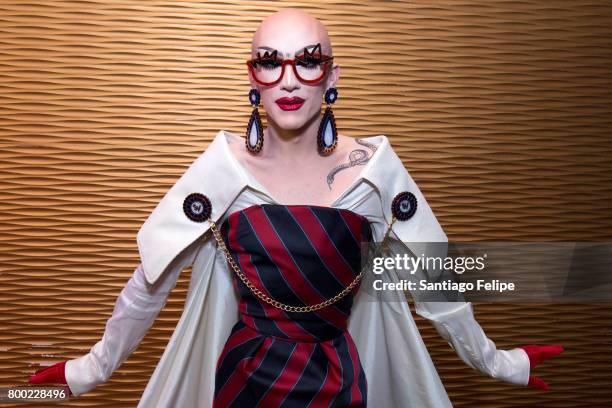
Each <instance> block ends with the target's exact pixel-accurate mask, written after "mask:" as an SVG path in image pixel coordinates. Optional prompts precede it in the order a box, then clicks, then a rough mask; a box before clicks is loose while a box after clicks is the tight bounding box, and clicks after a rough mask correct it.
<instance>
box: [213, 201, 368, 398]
mask: <svg viewBox="0 0 612 408" xmlns="http://www.w3.org/2000/svg"><path fill="white" fill-rule="evenodd" d="M220 232H221V235H222V237H223V239H224V241H225V245H226V247H227V248H228V250H229V252H230V253H231V255H232V257H233V259H234V260H235V261H236V264H237V265H238V267H239V268H240V270H241V271H242V272H243V274H244V275H245V276H246V277H247V278H248V280H249V281H250V283H251V284H252V285H253V286H254V287H256V288H257V289H259V290H260V291H262V292H263V293H264V294H266V295H267V296H269V297H270V298H272V299H274V300H277V301H279V302H281V303H284V304H286V305H292V306H308V305H315V304H318V303H321V302H324V301H325V300H327V299H330V298H332V297H334V296H335V295H336V294H338V293H339V292H341V291H342V290H343V289H345V288H346V287H347V286H349V285H350V284H351V282H352V281H353V280H354V279H355V277H356V276H357V275H358V274H359V272H360V269H361V248H362V246H361V242H366V241H368V242H369V241H371V238H372V230H371V227H370V223H369V221H368V219H367V218H366V217H364V216H362V215H359V214H357V213H354V212H352V211H350V210H347V209H342V208H333V207H323V206H314V205H282V204H255V205H252V206H250V207H247V208H244V209H242V210H239V211H236V212H233V213H231V214H230V215H229V216H228V217H227V218H226V219H225V221H224V222H223V224H222V225H221V228H220ZM233 282H234V286H235V288H236V290H237V291H238V293H239V296H240V302H239V306H238V308H239V313H240V319H239V321H238V323H236V325H235V326H234V327H233V329H232V332H231V334H230V336H229V338H228V339H227V342H226V344H225V347H224V349H223V351H222V352H221V355H220V356H219V360H218V363H217V371H216V379H215V398H214V402H213V407H214V408H227V407H234V408H251V407H265V408H274V407H288V408H302V407H342V408H345V407H365V406H366V401H367V387H366V377H365V373H364V371H363V368H362V366H361V363H360V361H359V356H358V354H357V348H356V347H355V343H354V342H353V339H352V338H351V336H350V334H349V333H348V331H347V320H348V318H349V315H350V311H351V306H352V304H353V295H354V294H355V293H356V291H357V290H358V288H359V285H357V286H356V287H355V288H354V289H353V290H352V291H351V292H350V293H349V294H348V295H346V296H345V297H343V298H342V299H341V300H339V301H338V302H336V303H334V304H333V305H331V306H327V307H324V308H322V309H320V310H317V311H308V312H285V311H283V310H281V309H278V308H276V307H273V306H271V305H269V304H268V303H266V302H264V301H262V300H261V299H260V298H259V297H257V296H255V295H254V294H253V292H252V291H251V290H250V289H249V288H248V287H247V286H246V285H245V284H244V283H243V282H242V281H241V280H240V279H239V277H238V276H236V274H235V273H234V280H233Z"/></svg>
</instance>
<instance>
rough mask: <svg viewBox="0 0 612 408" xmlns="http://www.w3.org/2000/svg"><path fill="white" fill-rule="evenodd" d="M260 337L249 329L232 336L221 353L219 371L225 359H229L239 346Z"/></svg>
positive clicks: (218, 363) (242, 329) (241, 330)
mask: <svg viewBox="0 0 612 408" xmlns="http://www.w3.org/2000/svg"><path fill="white" fill-rule="evenodd" d="M258 335H259V334H258V333H257V332H253V331H252V330H249V328H248V327H243V328H241V329H240V330H238V331H237V332H235V333H234V334H232V335H230V337H229V339H228V340H227V343H225V346H224V347H223V351H222V352H221V355H220V356H219V359H218V360H217V369H219V367H220V366H221V364H222V362H223V360H224V359H225V357H227V355H228V354H229V352H230V351H232V350H233V349H234V348H236V347H237V346H239V345H241V344H243V343H246V342H247V341H249V340H251V339H254V338H255V337H257V336H258Z"/></svg>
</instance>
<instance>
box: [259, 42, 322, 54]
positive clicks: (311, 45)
mask: <svg viewBox="0 0 612 408" xmlns="http://www.w3.org/2000/svg"><path fill="white" fill-rule="evenodd" d="M318 44H319V43H316V44H310V45H306V46H304V47H300V48H298V49H297V51H295V52H294V55H295V54H296V53H298V52H299V51H303V50H304V48H311V47H316V46H317V45H318ZM259 48H261V49H264V50H268V51H276V54H277V55H279V56H281V57H284V55H283V53H282V52H280V51H278V50H276V49H275V48H270V47H266V46H265V45H262V46H259V47H257V49H259Z"/></svg>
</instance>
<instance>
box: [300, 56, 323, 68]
mask: <svg viewBox="0 0 612 408" xmlns="http://www.w3.org/2000/svg"><path fill="white" fill-rule="evenodd" d="M295 59H296V62H297V64H298V65H299V66H301V67H304V68H307V69H315V68H318V67H319V65H321V64H322V63H323V60H322V59H321V58H320V57H318V55H317V56H312V55H311V54H308V55H304V54H302V55H300V56H298V57H296V58H295Z"/></svg>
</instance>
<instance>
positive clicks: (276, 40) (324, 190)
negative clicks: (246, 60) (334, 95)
mask: <svg viewBox="0 0 612 408" xmlns="http://www.w3.org/2000/svg"><path fill="white" fill-rule="evenodd" d="M305 52H320V53H321V54H323V55H326V56H330V57H331V56H333V53H332V46H331V42H330V39H329V35H328V33H327V29H326V28H325V26H324V25H323V24H322V23H321V22H320V21H319V20H317V19H316V18H314V17H313V16H311V15H310V14H308V13H306V12H305V11H302V10H298V9H293V8H288V9H283V10H280V11H277V12H275V13H273V14H271V15H270V16H268V17H267V18H266V19H265V20H263V21H262V23H261V24H260V25H259V27H258V28H257V30H256V31H255V34H254V35H253V41H252V44H251V58H253V59H256V58H257V56H258V55H260V56H264V55H272V54H274V53H276V57H277V59H278V60H279V61H281V60H288V59H295V57H296V56H300V55H304V53H305ZM266 53H267V54H266ZM330 65H331V64H330ZM276 71H278V75H280V74H281V71H284V72H282V74H283V75H282V77H281V78H280V81H279V82H278V83H276V84H274V85H272V86H264V85H261V84H259V83H257V82H256V81H255V79H254V78H253V75H251V74H249V80H250V83H251V87H252V88H254V89H257V90H258V91H259V93H260V95H261V103H262V104H263V107H264V110H265V113H266V116H267V119H268V127H267V128H266V129H265V130H264V131H263V134H264V140H265V148H263V149H262V150H261V152H260V153H259V154H257V155H253V154H250V153H249V152H248V151H247V150H246V149H245V148H244V143H242V142H239V141H237V142H235V143H232V144H231V145H230V147H231V149H232V151H233V153H234V155H235V156H236V158H237V159H238V160H239V162H240V163H241V164H242V165H243V166H244V167H245V168H246V169H247V171H248V172H249V173H250V174H251V175H252V176H253V177H254V178H255V179H257V180H258V181H259V182H260V183H261V184H262V185H263V186H264V187H265V188H266V189H267V190H268V191H269V192H270V194H271V195H272V196H273V197H274V199H275V201H277V202H282V203H287V204H300V203H312V204H319V205H323V206H328V205H330V204H331V203H332V202H333V201H334V199H335V198H336V197H338V196H339V195H340V194H341V193H342V192H343V191H345V189H346V188H347V187H349V186H350V185H351V183H352V182H353V181H354V180H355V178H356V177H357V175H358V174H359V171H360V170H361V169H362V168H363V166H364V165H365V164H366V163H367V162H368V160H369V158H370V157H371V155H372V153H373V149H371V148H370V147H367V146H364V145H363V144H358V143H357V142H356V141H355V139H354V138H352V137H347V136H344V135H342V134H338V142H337V146H336V148H335V149H334V150H333V151H332V153H331V154H329V155H321V154H319V152H318V151H317V149H316V138H317V131H318V128H319V125H320V123H321V119H322V112H321V104H322V103H323V102H324V95H325V92H326V91H327V90H328V89H330V88H335V86H336V84H337V82H338V79H339V77H340V66H339V65H338V64H336V63H334V64H333V66H331V68H330V69H328V70H327V71H326V74H325V77H324V78H322V79H321V80H320V82H318V83H315V84H309V83H304V82H303V81H300V78H298V77H297V76H296V75H295V73H294V71H293V69H292V67H291V65H290V64H287V65H285V68H284V70H282V69H281V68H280V67H278V68H277V69H276ZM283 98H300V99H299V100H300V101H302V100H303V102H302V104H301V106H300V107H299V109H293V110H286V109H283V107H284V106H283V105H282V103H281V102H282V100H283ZM355 157H358V158H359V160H355ZM288 174H291V177H287V175H288ZM295 180H300V183H296V182H295Z"/></svg>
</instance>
